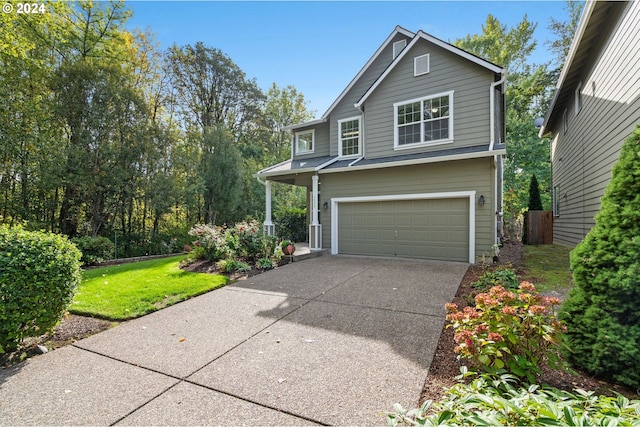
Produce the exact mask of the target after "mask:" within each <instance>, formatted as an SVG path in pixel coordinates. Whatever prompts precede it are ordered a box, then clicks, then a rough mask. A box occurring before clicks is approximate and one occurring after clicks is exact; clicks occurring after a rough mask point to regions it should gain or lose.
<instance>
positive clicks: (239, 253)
mask: <svg viewBox="0 0 640 427" xmlns="http://www.w3.org/2000/svg"><path fill="white" fill-rule="evenodd" d="M226 236H227V244H228V245H229V249H230V251H231V255H232V256H233V257H235V258H243V259H246V260H251V261H254V260H255V259H256V258H259V256H260V254H261V252H262V251H263V249H264V248H263V244H264V242H263V239H262V237H263V232H262V226H261V225H260V223H258V221H255V220H251V221H243V222H238V223H236V224H235V225H234V226H233V227H231V228H229V229H228V230H227V232H226Z"/></svg>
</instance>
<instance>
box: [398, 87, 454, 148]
mask: <svg viewBox="0 0 640 427" xmlns="http://www.w3.org/2000/svg"><path fill="white" fill-rule="evenodd" d="M393 107H394V112H395V113H394V114H395V148H396V149H401V148H411V147H412V146H414V145H416V144H444V143H448V142H453V91H450V92H445V93H439V94H437V95H431V96H428V97H424V98H418V99H413V100H411V101H406V102H398V103H395V104H393Z"/></svg>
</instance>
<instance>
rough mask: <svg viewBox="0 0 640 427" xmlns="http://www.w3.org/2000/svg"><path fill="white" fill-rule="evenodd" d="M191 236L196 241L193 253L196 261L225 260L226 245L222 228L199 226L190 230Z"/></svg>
mask: <svg viewBox="0 0 640 427" xmlns="http://www.w3.org/2000/svg"><path fill="white" fill-rule="evenodd" d="M189 235H190V236H193V237H194V238H195V239H196V240H195V241H194V242H193V246H194V247H195V249H194V251H193V252H194V257H195V258H196V259H208V260H217V259H220V258H224V256H225V252H226V249H225V248H226V245H225V238H224V229H223V228H222V227H218V226H214V225H207V224H197V225H194V226H193V228H192V229H191V230H189Z"/></svg>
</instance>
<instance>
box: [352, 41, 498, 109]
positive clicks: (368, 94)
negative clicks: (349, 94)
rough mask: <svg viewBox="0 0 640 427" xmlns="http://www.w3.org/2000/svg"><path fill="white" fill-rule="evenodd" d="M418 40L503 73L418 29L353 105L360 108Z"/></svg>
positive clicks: (489, 63) (492, 65) (491, 64)
mask: <svg viewBox="0 0 640 427" xmlns="http://www.w3.org/2000/svg"><path fill="white" fill-rule="evenodd" d="M419 40H427V41H428V42H431V43H433V44H435V45H436V46H439V47H441V48H443V49H445V50H448V51H449V52H452V53H454V54H456V55H458V56H461V57H463V58H465V59H467V60H469V61H471V62H474V63H476V64H478V65H480V66H482V67H484V68H486V69H488V70H490V71H493V72H494V73H504V69H503V68H501V67H499V66H497V65H495V64H493V63H491V62H489V61H485V60H484V59H482V58H479V57H477V56H475V55H472V54H470V53H469V52H466V51H464V50H462V49H460V48H458V47H455V46H453V45H451V44H449V43H446V42H444V41H442V40H440V39H438V38H436V37H433V36H432V35H430V34H427V33H425V32H424V31H422V30H421V31H418V34H416V36H415V37H414V38H413V40H411V43H409V44H408V45H407V47H405V48H404V49H403V50H402V52H400V55H398V56H397V57H396V59H394V60H393V62H392V63H391V65H389V66H388V67H387V69H386V70H385V71H384V73H382V75H381V76H380V77H378V79H377V80H376V81H375V82H374V83H373V85H371V87H370V88H369V89H368V90H367V91H366V92H365V94H364V95H362V97H361V98H360V100H359V101H358V102H356V103H355V104H354V107H356V108H361V107H362V104H364V102H365V101H366V100H367V98H369V96H370V95H371V94H372V93H373V92H374V91H375V90H376V88H377V87H378V86H379V85H380V83H382V81H383V80H384V79H385V78H386V77H387V76H388V75H389V73H390V72H391V71H392V70H393V69H394V68H395V66H396V65H397V64H398V63H399V62H400V61H401V60H402V58H404V56H405V55H407V52H409V50H411V48H412V47H413V46H414V45H415V44H416V43H417V42H418V41H419Z"/></svg>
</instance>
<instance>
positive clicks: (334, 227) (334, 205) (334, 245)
mask: <svg viewBox="0 0 640 427" xmlns="http://www.w3.org/2000/svg"><path fill="white" fill-rule="evenodd" d="M465 197H466V198H468V199H469V263H471V264H473V263H474V262H475V259H476V250H475V247H476V205H475V200H476V192H475V191H452V192H447V193H420V194H395V195H386V196H359V197H335V198H332V199H331V254H332V255H337V254H338V209H339V206H340V203H357V202H386V201H395V200H424V199H460V198H465Z"/></svg>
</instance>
